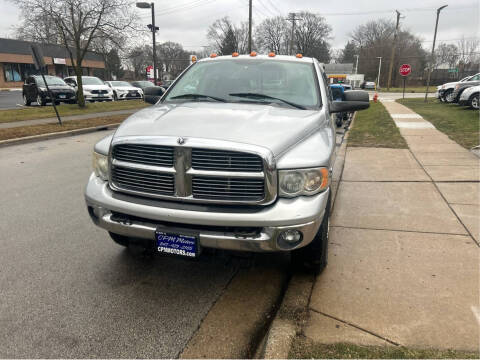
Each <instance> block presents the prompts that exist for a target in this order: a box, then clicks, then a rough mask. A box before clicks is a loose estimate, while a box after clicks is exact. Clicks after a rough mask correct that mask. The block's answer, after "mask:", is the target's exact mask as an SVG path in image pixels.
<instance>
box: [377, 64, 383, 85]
mask: <svg viewBox="0 0 480 360" xmlns="http://www.w3.org/2000/svg"><path fill="white" fill-rule="evenodd" d="M377 59H380V61H379V62H378V77H377V88H379V87H380V69H381V68H382V57H381V56H377Z"/></svg>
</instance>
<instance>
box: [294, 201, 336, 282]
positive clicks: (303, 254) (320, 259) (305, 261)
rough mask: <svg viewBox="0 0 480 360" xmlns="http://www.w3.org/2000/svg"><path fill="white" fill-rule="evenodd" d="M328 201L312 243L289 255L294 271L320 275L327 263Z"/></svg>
mask: <svg viewBox="0 0 480 360" xmlns="http://www.w3.org/2000/svg"><path fill="white" fill-rule="evenodd" d="M330 200H331V197H329V198H328V202H327V206H326V208H325V214H324V216H323V220H322V224H321V225H320V228H319V229H318V232H317V234H316V235H315V238H314V239H313V241H312V242H311V243H310V244H308V245H307V246H304V247H303V248H300V249H297V250H293V251H292V252H291V253H290V261H291V265H292V267H293V269H294V270H296V271H301V272H309V273H312V272H313V273H314V274H316V275H318V274H320V273H321V272H322V271H323V270H324V269H325V267H326V266H327V263H328V233H329V227H330Z"/></svg>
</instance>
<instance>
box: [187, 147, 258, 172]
mask: <svg viewBox="0 0 480 360" xmlns="http://www.w3.org/2000/svg"><path fill="white" fill-rule="evenodd" d="M192 167H193V168H194V169H199V170H220V171H262V168H263V163H262V158H261V157H260V156H258V155H255V154H246V153H241V152H237V151H222V150H210V149H192Z"/></svg>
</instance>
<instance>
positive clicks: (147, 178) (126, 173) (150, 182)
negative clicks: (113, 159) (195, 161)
mask: <svg viewBox="0 0 480 360" xmlns="http://www.w3.org/2000/svg"><path fill="white" fill-rule="evenodd" d="M112 181H113V182H114V183H115V184H116V186H118V187H120V188H121V189H125V190H129V191H134V192H141V193H146V194H155V195H170V196H173V195H174V193H175V180H174V178H173V174H162V173H158V172H153V171H146V170H139V169H131V168H127V167H119V166H115V167H113V168H112Z"/></svg>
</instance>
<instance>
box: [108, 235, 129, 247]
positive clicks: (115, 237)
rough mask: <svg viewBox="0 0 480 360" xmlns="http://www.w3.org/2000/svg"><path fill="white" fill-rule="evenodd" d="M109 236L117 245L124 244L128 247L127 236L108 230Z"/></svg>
mask: <svg viewBox="0 0 480 360" xmlns="http://www.w3.org/2000/svg"><path fill="white" fill-rule="evenodd" d="M108 234H109V235H110V237H111V238H112V240H113V241H115V242H116V243H117V244H118V245H120V246H125V247H128V244H129V243H130V241H129V238H128V237H126V236H123V235H119V234H115V233H112V232H108Z"/></svg>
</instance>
